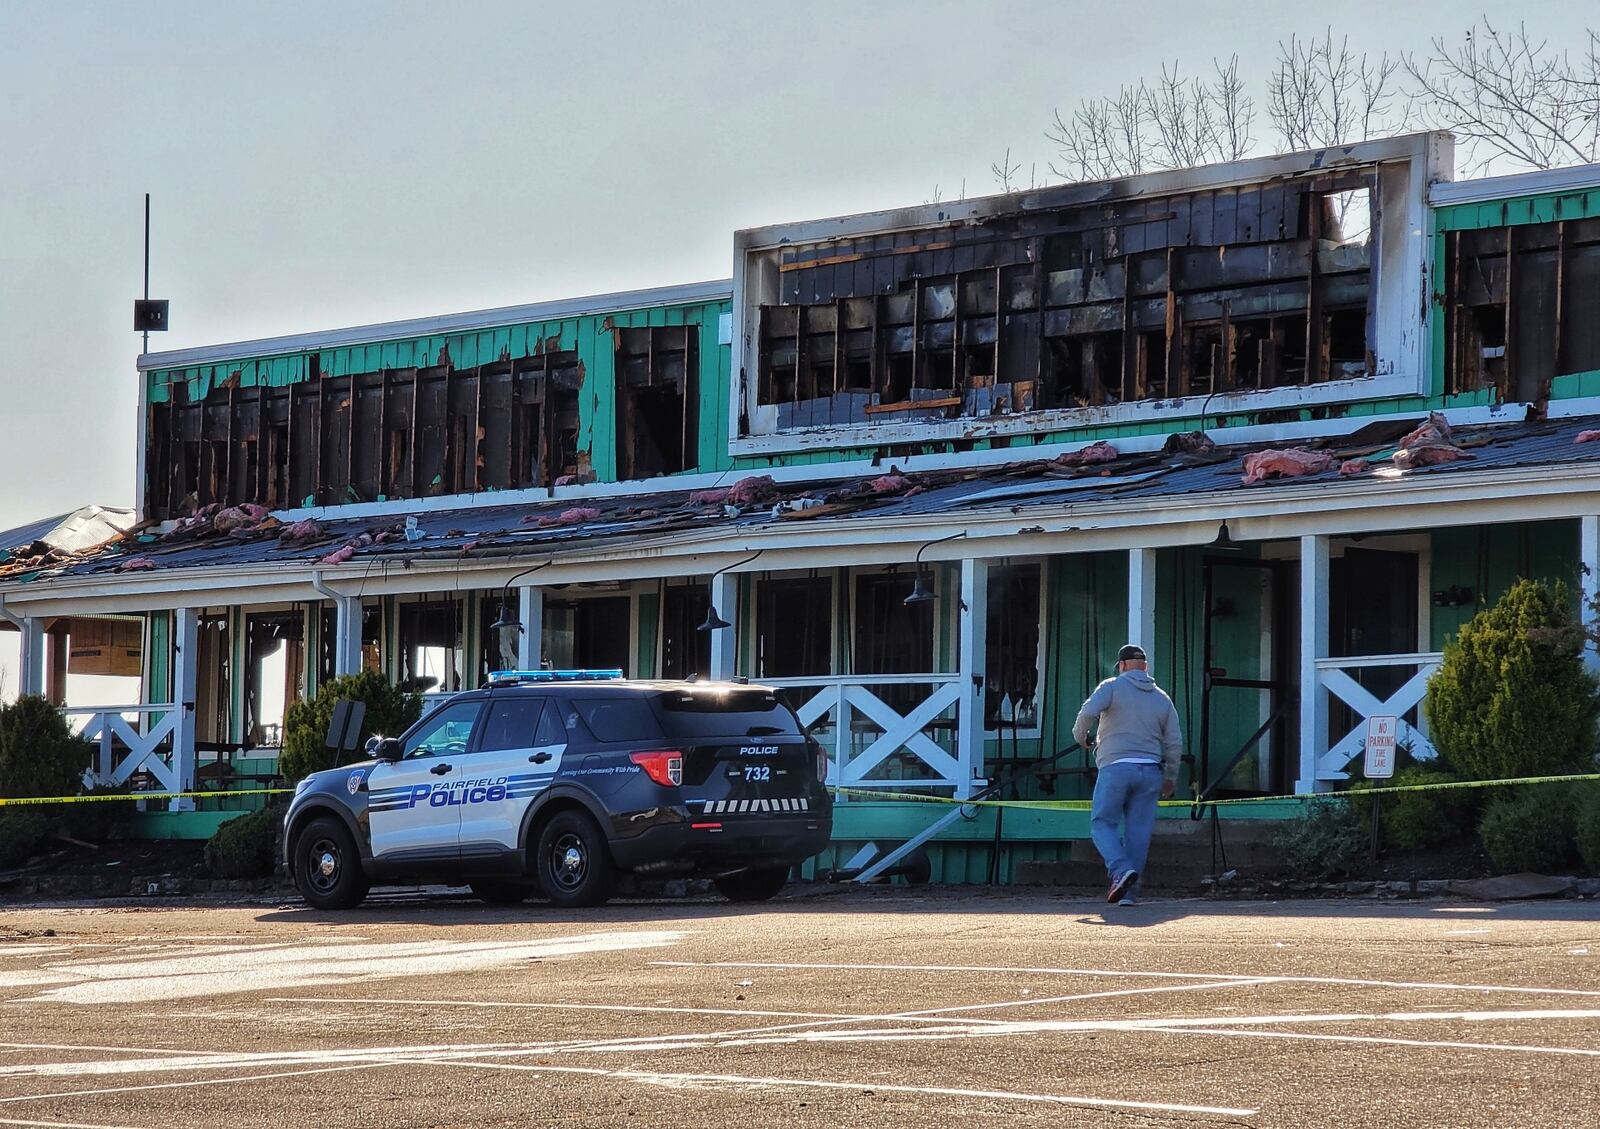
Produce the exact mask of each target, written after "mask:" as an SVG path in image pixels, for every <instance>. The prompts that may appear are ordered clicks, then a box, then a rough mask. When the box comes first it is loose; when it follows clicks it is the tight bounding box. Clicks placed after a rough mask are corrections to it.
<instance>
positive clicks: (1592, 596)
mask: <svg viewBox="0 0 1600 1129" xmlns="http://www.w3.org/2000/svg"><path fill="white" fill-rule="evenodd" d="M1578 559H1579V560H1580V561H1582V562H1583V592H1582V596H1581V597H1580V598H1581V600H1582V601H1583V603H1582V606H1581V607H1580V608H1579V609H1578V615H1579V617H1580V618H1581V619H1582V621H1583V626H1584V628H1585V629H1586V630H1587V632H1588V633H1589V635H1590V636H1591V638H1590V640H1589V641H1588V642H1586V643H1584V645H1583V661H1584V663H1585V664H1586V665H1587V666H1588V667H1589V669H1590V670H1591V671H1593V672H1595V673H1596V674H1600V649H1597V648H1596V646H1595V642H1594V639H1593V638H1592V637H1593V635H1594V633H1595V630H1596V627H1597V626H1600V624H1597V622H1596V620H1597V619H1600V617H1597V615H1596V612H1595V601H1596V600H1597V599H1600V517H1584V518H1579V519H1578Z"/></svg>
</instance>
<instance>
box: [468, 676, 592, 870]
mask: <svg viewBox="0 0 1600 1129" xmlns="http://www.w3.org/2000/svg"><path fill="white" fill-rule="evenodd" d="M566 748H567V732H566V729H565V727H563V726H562V724H561V719H560V715H559V714H558V713H557V711H556V708H555V706H554V705H552V704H550V703H549V702H548V701H547V700H546V699H545V698H544V697H543V696H540V695H534V694H527V693H519V692H512V693H506V694H498V695H496V696H495V697H494V698H492V699H491V700H490V702H489V707H488V712H487V714H486V715H485V717H484V721H483V726H482V728H481V729H480V730H479V732H478V744H477V746H476V751H474V752H473V754H472V755H471V756H470V757H468V758H467V760H466V773H465V776H464V777H463V778H462V779H463V799H464V802H463V804H462V806H461V809H460V810H461V849H462V853H463V854H464V855H467V856H469V857H470V856H473V855H490V854H498V853H501V852H504V851H515V850H517V849H518V848H520V847H521V846H522V844H521V842H520V841H519V838H520V835H521V831H522V817H523V814H524V813H526V812H527V810H528V805H529V804H531V803H532V802H533V801H534V800H535V799H536V798H537V797H538V795H539V794H540V793H541V792H543V791H544V790H545V789H546V788H548V787H549V786H550V782H551V781H552V780H554V779H555V775H556V770H557V769H559V768H560V767H561V755H562V754H563V753H564V752H566Z"/></svg>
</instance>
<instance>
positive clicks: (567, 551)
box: [0, 414, 1600, 590]
mask: <svg viewBox="0 0 1600 1129" xmlns="http://www.w3.org/2000/svg"><path fill="white" fill-rule="evenodd" d="M1424 418H1425V416H1423V415H1421V414H1419V415H1418V416H1416V417H1414V418H1410V419H1404V420H1384V421H1381V422H1376V423H1374V424H1372V425H1369V426H1368V427H1365V428H1362V429H1360V430H1358V431H1356V432H1354V433H1352V434H1349V435H1346V436H1341V437H1338V438H1333V439H1322V440H1315V441H1310V442H1307V443H1305V444H1303V445H1302V446H1303V447H1305V448H1309V449H1312V450H1321V451H1325V452H1326V453H1328V454H1330V455H1333V456H1335V457H1336V458H1338V459H1340V460H1347V459H1365V460H1367V461H1369V462H1371V463H1372V464H1373V466H1374V470H1373V471H1372V472H1371V473H1367V474H1363V475H1360V476H1357V477H1353V478H1351V477H1341V476H1340V475H1339V474H1338V472H1337V471H1335V470H1329V471H1326V472H1323V473H1321V474H1318V475H1310V476H1301V477H1296V478H1286V479H1280V480H1271V481H1266V482H1261V483H1258V484H1255V485H1249V486H1247V485H1245V484H1244V483H1243V481H1242V470H1243V461H1244V459H1245V457H1246V456H1247V455H1249V454H1251V453H1254V452H1257V451H1261V450H1265V449H1268V448H1269V447H1282V446H1283V445H1282V444H1273V445H1263V444H1256V445H1249V446H1244V445H1233V446H1220V445H1219V446H1217V447H1215V448H1214V449H1211V450H1201V451H1183V450H1179V449H1177V446H1178V445H1177V444H1174V443H1169V444H1168V450H1166V451H1158V452H1151V453H1135V454H1120V455H1118V456H1117V457H1116V458H1115V459H1114V460H1111V461H1107V462H1100V463H1093V464H1090V465H1086V466H1068V465H1063V464H1062V462H1061V461H1060V460H1059V459H1042V458H1041V459H1034V460H1019V461H1017V462H1013V463H1008V464H1005V465H1003V466H995V467H981V468H975V467H969V468H964V469H951V470H945V471H937V472H919V473H908V474H905V475H901V474H898V473H897V472H896V471H895V470H894V468H893V466H892V460H885V465H884V468H883V470H882V472H881V473H880V474H879V475H878V476H877V477H873V478H868V477H861V478H855V479H848V480H842V481H841V480H831V481H825V482H823V481H818V482H798V483H789V482H786V483H779V484H769V485H768V486H767V488H766V489H765V490H760V491H754V492H753V493H754V495H755V497H754V500H750V501H746V502H745V503H744V504H738V503H739V502H740V500H741V495H740V493H739V492H738V491H736V492H735V494H734V496H733V497H732V498H726V499H725V498H722V497H721V496H720V495H721V494H722V493H724V492H725V490H724V491H706V490H697V491H675V492H662V493H652V494H640V495H633V496H622V497H606V498H594V499H589V500H580V501H574V500H563V501H550V502H541V503H538V504H516V505H503V506H494V505H489V506H484V505H476V506H470V507H467V506H464V507H460V508H454V509H436V510H430V511H423V512H418V513H416V514H413V515H410V517H409V518H407V517H403V516H396V515H388V516H385V517H371V516H368V517H361V518H345V519H330V520H324V521H320V522H318V523H316V526H315V528H314V529H312V528H311V527H307V528H306V532H307V533H308V536H307V537H305V538H304V539H302V540H298V541H290V540H285V539H283V537H282V535H283V533H284V532H285V529H286V528H287V527H286V526H285V525H284V524H283V523H282V522H280V521H278V520H277V519H275V518H269V519H266V520H256V521H254V522H252V523H250V524H248V525H246V527H244V528H239V529H235V530H233V531H231V532H224V531H221V530H219V529H218V523H217V522H216V521H215V520H214V519H215V516H216V515H215V512H214V511H215V509H216V507H212V508H211V511H213V512H211V513H210V514H209V515H208V514H207V513H206V512H205V511H203V512H202V516H201V517H199V518H198V519H188V520H187V521H186V522H184V523H180V525H179V528H177V529H176V530H171V531H169V532H167V533H165V534H163V533H161V532H159V531H157V530H156V529H154V528H145V529H142V530H134V531H131V532H129V533H128V534H126V535H123V536H120V537H118V538H116V539H114V540H111V541H108V542H106V543H105V544H103V545H100V546H98V547H96V548H91V549H87V550H83V551H80V552H76V553H59V554H55V555H54V559H52V560H50V561H48V562H45V563H42V564H41V563H39V562H37V561H35V562H27V561H21V562H16V563H13V564H12V565H11V566H9V567H8V566H6V565H5V564H0V586H4V587H12V588H13V590H14V586H16V585H19V584H24V583H29V582H38V581H48V580H53V579H58V578H68V577H72V578H88V577H97V578H104V579H110V578H111V577H113V576H116V575H118V574H132V573H138V574H147V573H159V572H165V571H168V570H173V571H177V570H185V569H201V568H204V569H218V568H222V569H227V568H230V567H239V568H241V569H242V568H260V567H261V566H272V565H282V566H285V567H286V568H289V569H292V570H296V571H302V570H306V569H309V568H312V567H316V566H318V565H322V566H325V567H329V568H332V567H333V566H336V565H337V566H343V567H342V568H341V569H340V570H339V571H340V572H341V573H342V574H344V575H346V576H348V575H350V574H351V570H352V569H353V570H356V573H357V575H360V574H361V572H362V569H363V566H365V568H366V570H367V571H369V572H371V573H376V572H377V571H378V570H380V569H384V568H386V567H395V566H404V567H410V566H411V565H412V564H417V565H422V564H424V563H429V564H431V565H432V567H433V568H434V569H437V568H439V567H448V565H449V562H460V563H480V564H482V563H489V562H492V561H494V560H496V559H499V558H516V559H519V560H527V559H529V558H534V557H539V556H543V555H546V554H548V555H549V556H550V557H552V558H563V557H573V556H576V557H582V556H585V555H588V554H598V553H607V552H613V553H614V552H615V551H616V550H617V549H618V548H619V547H622V546H627V547H628V548H630V549H634V548H637V549H639V550H643V551H648V550H649V549H650V548H652V547H660V546H664V545H669V544H671V543H672V542H674V541H675V540H682V539H686V538H691V537H692V538H696V539H701V538H704V536H705V534H707V533H711V532H718V531H722V532H742V531H749V532H752V533H754V532H756V531H758V530H759V531H761V532H763V533H771V532H775V531H780V530H781V531H783V532H784V533H785V534H787V533H788V531H789V530H790V529H792V530H793V535H794V536H795V538H796V539H797V540H803V539H804V538H805V530H806V528H807V526H808V525H810V524H812V523H813V522H816V521H817V520H818V519H830V520H827V522H826V524H829V525H833V524H835V521H841V522H844V523H846V524H847V525H851V526H854V525H855V523H857V522H860V521H873V522H882V521H885V520H888V519H894V518H915V517H918V516H924V515H927V516H948V517H951V518H956V519H959V518H960V517H961V516H963V515H971V516H973V517H979V516H982V515H992V514H994V513H996V512H1010V513H1012V514H1016V515H1019V516H1020V517H1022V518H1024V519H1025V518H1026V515H1027V513H1028V511H1030V510H1033V509H1038V510H1040V511H1043V510H1045V509H1047V508H1048V509H1050V510H1052V511H1054V512H1061V511H1065V512H1066V513H1067V514H1068V515H1069V516H1070V514H1071V512H1072V510H1073V509H1074V508H1075V507H1080V506H1081V507H1083V508H1084V509H1086V510H1087V509H1089V508H1091V507H1092V508H1095V509H1103V508H1104V507H1105V506H1106V505H1107V503H1108V502H1109V503H1121V502H1126V503H1127V504H1128V508H1129V509H1130V510H1132V511H1138V510H1145V509H1154V508H1159V507H1161V506H1162V505H1163V503H1167V502H1170V501H1171V500H1173V499H1176V498H1179V497H1189V496H1193V497H1197V498H1198V497H1206V496H1211V497H1215V498H1216V499H1218V500H1220V501H1223V502H1226V500H1227V498H1228V497H1229V496H1230V495H1250V496H1251V497H1252V501H1255V500H1259V497H1260V496H1261V495H1263V494H1266V495H1267V496H1270V492H1272V491H1274V490H1282V489H1285V488H1289V487H1299V488H1302V489H1303V488H1305V487H1307V486H1312V487H1314V488H1316V489H1317V490H1319V491H1323V490H1325V491H1328V492H1340V491H1353V490H1357V489H1360V490H1366V491H1371V490H1374V489H1377V490H1380V491H1389V490H1392V491H1394V492H1395V496H1396V499H1397V500H1399V498H1400V497H1401V496H1402V495H1403V494H1404V493H1405V492H1406V491H1407V490H1408V488H1409V487H1410V485H1411V484H1415V483H1417V482H1419V481H1420V480H1424V479H1437V478H1442V477H1448V478H1452V479H1456V478H1461V477H1463V476H1474V477H1480V476H1481V477H1483V478H1484V480H1485V481H1488V480H1490V479H1492V477H1493V476H1494V475H1495V472H1497V471H1498V472H1504V471H1507V470H1510V469H1513V468H1516V469H1528V468H1535V469H1537V468H1548V469H1552V470H1556V469H1559V468H1561V467H1564V466H1568V465H1573V464H1600V442H1595V443H1589V442H1585V443H1578V442H1576V439H1577V436H1578V434H1579V433H1581V432H1584V431H1589V430H1595V429H1600V416H1588V417H1573V418H1567V419H1559V420H1540V421H1524V422H1517V423H1497V424H1483V425H1478V426H1461V427H1457V428H1456V431H1455V440H1456V442H1457V443H1458V444H1459V445H1460V446H1461V447H1462V448H1463V449H1464V450H1465V451H1466V453H1467V455H1468V456H1469V457H1468V458H1465V459H1463V460H1461V461H1457V462H1449V463H1443V464H1440V465H1436V466H1430V467H1425V468H1420V469H1415V470H1409V471H1400V470H1397V469H1395V468H1393V466H1392V464H1390V462H1389V456H1390V455H1391V454H1392V452H1393V451H1394V449H1395V445H1396V442H1397V441H1398V439H1399V438H1400V437H1401V436H1403V435H1405V434H1406V433H1407V432H1408V431H1410V430H1412V428H1413V427H1415V426H1416V425H1417V424H1418V423H1421V422H1422V421H1423V419H1424ZM1021 453H1022V452H1020V451H1019V455H1020V454H1021ZM727 477H728V482H729V484H730V486H737V485H738V484H739V483H740V482H743V483H744V486H743V487H741V488H740V489H741V490H744V489H748V488H749V486H750V485H751V484H750V482H749V479H750V478H752V477H758V472H745V473H744V475H743V477H741V476H740V474H739V473H737V472H730V474H729V475H728V476H727ZM1241 501H1242V499H1241ZM408 520H414V521H415V523H416V532H415V534H414V536H415V538H416V539H415V540H407V539H406V536H405V525H406V522H407V521H408ZM41 524H43V523H41ZM222 524H224V525H226V524H227V523H226V522H224V523H222ZM346 550H348V551H346ZM330 558H332V559H330ZM130 579H131V577H130ZM174 579H175V580H176V579H178V578H177V577H176V576H175V577H174Z"/></svg>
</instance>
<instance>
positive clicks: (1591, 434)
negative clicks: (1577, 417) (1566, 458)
mask: <svg viewBox="0 0 1600 1129" xmlns="http://www.w3.org/2000/svg"><path fill="white" fill-rule="evenodd" d="M1596 439H1600V431H1580V432H1578V437H1577V438H1576V439H1574V440H1573V442H1574V443H1593V442H1594V441H1595V440H1596Z"/></svg>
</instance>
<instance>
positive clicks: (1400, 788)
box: [829, 772, 1600, 811]
mask: <svg viewBox="0 0 1600 1129" xmlns="http://www.w3.org/2000/svg"><path fill="white" fill-rule="evenodd" d="M1579 780H1600V772H1588V773H1580V774H1577V775H1572V776H1520V777H1516V778H1515V779H1511V780H1447V781H1437V782H1435V783H1432V784H1396V785H1393V786H1389V787H1384V786H1376V787H1374V786H1368V787H1365V788H1350V789H1346V790H1345V791H1342V792H1308V793H1304V794H1294V793H1290V794H1288V795H1282V796H1238V797H1230V798H1228V799H1225V800H1177V799H1173V800H1159V801H1157V805H1158V806H1159V807H1164V808H1208V807H1223V806H1226V805H1230V804H1264V803H1271V802H1273V801H1275V800H1340V799H1348V798H1351V797H1355V796H1393V795H1398V794H1399V793H1401V792H1438V791H1445V790H1447V789H1452V788H1502V787H1506V786H1508V785H1513V784H1560V783H1563V782H1565V781H1579ZM829 791H831V792H833V793H834V794H835V795H838V796H859V797H862V798H864V799H873V800H903V801H909V802H914V803H925V804H945V805H952V804H954V805H957V806H960V807H979V808H1024V809H1027V808H1032V809H1036V810H1042V811H1088V810H1089V808H1090V806H1091V805H1092V803H1093V801H1092V800H958V799H956V798H954V797H953V796H930V795H928V794H927V793H925V792H887V791H883V790H882V789H878V788H838V787H835V788H830V789H829Z"/></svg>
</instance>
